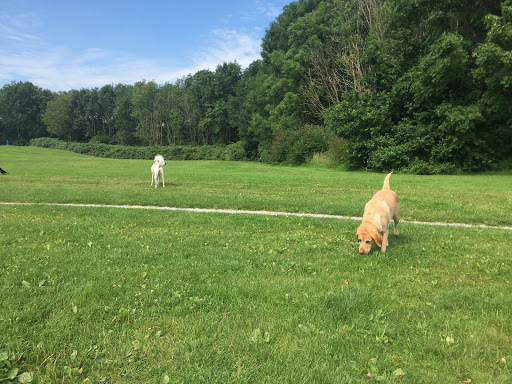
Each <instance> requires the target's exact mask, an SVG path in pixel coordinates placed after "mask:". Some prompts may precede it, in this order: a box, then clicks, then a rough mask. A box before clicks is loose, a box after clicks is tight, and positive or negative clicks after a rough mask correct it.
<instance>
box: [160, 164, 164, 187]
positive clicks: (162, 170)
mask: <svg viewBox="0 0 512 384" xmlns="http://www.w3.org/2000/svg"><path fill="white" fill-rule="evenodd" d="M160 174H161V175H162V186H163V187H164V188H165V179H164V169H163V168H160Z"/></svg>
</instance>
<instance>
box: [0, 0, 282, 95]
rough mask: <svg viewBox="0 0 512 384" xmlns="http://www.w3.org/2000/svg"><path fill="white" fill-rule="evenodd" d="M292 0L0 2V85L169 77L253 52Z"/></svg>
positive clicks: (74, 85) (79, 84)
mask: <svg viewBox="0 0 512 384" xmlns="http://www.w3.org/2000/svg"><path fill="white" fill-rule="evenodd" d="M290 2H291V0H216V1H212V0H204V1H198V0H188V1H187V0H185V1H184V0H179V1H177V0H169V1H164V0H144V1H135V0H124V1H118V0H103V1H100V0H76V1H75V0H1V1H0V87H1V86H3V85H4V84H9V83H11V82H12V81H31V82H32V83H33V84H34V85H37V86H39V87H41V88H45V89H50V90H52V91H69V90H71V89H80V88H93V87H101V86H103V85H105V84H111V83H114V84H117V83H123V84H134V83H135V82H137V81H141V80H148V81H149V80H154V81H156V82H157V83H159V84H163V83H165V82H171V83H172V82H175V81H176V80H177V79H179V78H182V77H184V76H186V75H188V74H194V73H196V72H197V71H199V70H201V69H210V70H215V68H216V67H217V65H219V64H222V63H223V62H232V61H235V60H236V61H237V62H238V63H239V64H240V65H242V67H244V68H245V67H246V66H247V65H249V64H250V63H251V62H253V61H254V60H257V59H258V58H259V57H260V51H261V46H260V45H261V39H262V37H263V36H264V34H265V29H266V28H268V27H269V25H270V23H271V22H272V21H273V20H275V18H276V17H277V16H278V15H279V14H280V13H281V12H282V10H283V7H284V6H285V5H286V4H289V3H290Z"/></svg>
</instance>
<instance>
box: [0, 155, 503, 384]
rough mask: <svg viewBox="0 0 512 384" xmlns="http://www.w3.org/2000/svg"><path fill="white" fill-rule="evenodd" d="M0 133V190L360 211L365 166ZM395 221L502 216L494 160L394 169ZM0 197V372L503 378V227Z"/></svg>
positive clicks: (204, 378) (204, 379) (369, 184)
mask: <svg viewBox="0 0 512 384" xmlns="http://www.w3.org/2000/svg"><path fill="white" fill-rule="evenodd" d="M150 165H151V161H131V160H111V159H100V158H92V157H87V156H81V155H77V154H72V153H68V152H62V151H56V150H48V149H41V148H32V147H0V167H2V168H4V169H5V170H7V171H8V172H9V174H8V175H4V176H1V177H0V202H13V201H16V202H38V203H44V202H60V203H70V202H77V203H101V204H138V205H156V206H176V207H204V208H235V209H250V210H262V209H263V210H279V211H286V212H315V213H329V214H339V215H356V216H360V215H361V214H362V209H363V207H364V204H365V202H366V201H367V200H368V199H369V198H370V197H371V195H372V194H373V193H374V192H375V191H376V190H377V189H379V188H381V187H382V182H383V179H384V175H381V174H373V173H362V172H343V171H340V170H333V169H324V168H311V167H309V168H308V167H298V168H289V167H272V166H268V165H264V164H257V163H230V162H207V161H205V162H168V163H167V165H166V168H165V170H166V188H165V189H163V188H158V189H155V188H152V187H151V186H150V185H149V184H150V180H151V179H150V172H149V168H150ZM391 187H392V188H393V189H394V190H396V191H397V193H398V194H399V196H400V201H401V207H402V216H403V219H405V220H421V221H443V222H461V223H470V224H483V223H485V224H488V225H496V226H511V225H512V213H511V212H510V207H511V206H512V204H511V203H512V176H511V175H506V174H501V175H496V174H494V175H492V174H490V175H473V176H429V177H425V176H410V175H400V174H396V175H393V176H392V178H391ZM357 226H358V222H356V221H350V220H335V219H320V218H308V217H285V216H279V217H273V216H254V215H245V214H240V215H229V214H220V213H208V214H205V213H193V212H175V211H149V210H138V209H130V210H125V209H119V208H90V207H87V208H86V207H62V206H44V205H31V206H25V205H1V204H0V250H1V251H0V274H1V275H0V276H1V278H0V297H1V300H0V383H3V382H7V383H10V382H13V383H14V382H32V383H36V382H39V383H56V382H57V383H167V382H169V383H363V382H364V383H371V382H396V383H464V382H465V383H510V382H512V366H511V363H512V295H511V294H510V291H511V283H512V268H511V253H510V247H509V244H510V243H511V241H512V231H510V230H505V229H489V228H486V229H483V228H457V227H438V226H427V225H415V224H408V223H402V224H400V226H399V228H400V232H401V234H400V236H399V237H397V238H395V237H394V236H391V237H390V246H389V248H388V251H387V252H386V254H384V255H383V254H381V253H380V252H379V251H378V250H377V249H375V250H374V251H373V252H372V253H371V254H370V255H367V256H360V255H359V254H358V253H357V244H356V241H355V230H356V228H357Z"/></svg>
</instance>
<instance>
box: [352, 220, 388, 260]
mask: <svg viewBox="0 0 512 384" xmlns="http://www.w3.org/2000/svg"><path fill="white" fill-rule="evenodd" d="M356 237H357V241H358V243H359V253H360V254H361V255H367V254H368V253H370V251H371V250H372V245H373V243H375V244H377V245H378V246H379V247H382V236H381V234H380V233H379V232H377V230H376V229H375V228H371V227H370V226H368V225H366V224H365V223H363V224H361V225H360V226H359V228H358V229H357V232H356Z"/></svg>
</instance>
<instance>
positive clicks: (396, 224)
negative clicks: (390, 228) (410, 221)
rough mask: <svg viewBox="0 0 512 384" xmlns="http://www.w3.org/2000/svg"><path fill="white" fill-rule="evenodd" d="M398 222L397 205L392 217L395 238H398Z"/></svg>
mask: <svg viewBox="0 0 512 384" xmlns="http://www.w3.org/2000/svg"><path fill="white" fill-rule="evenodd" d="M399 221H400V206H399V205H397V207H396V212H395V214H394V216H393V224H394V226H395V236H398V235H399V234H400V233H399V232H398V222H399Z"/></svg>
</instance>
